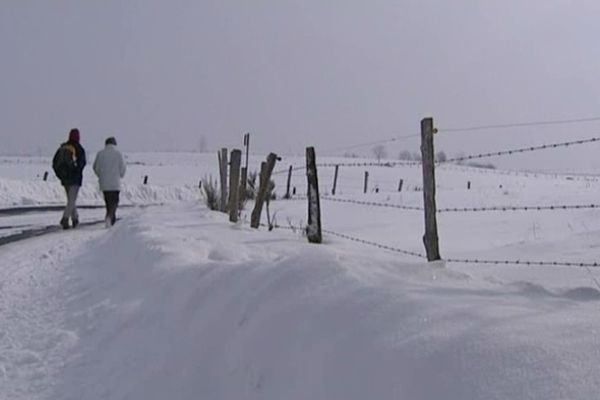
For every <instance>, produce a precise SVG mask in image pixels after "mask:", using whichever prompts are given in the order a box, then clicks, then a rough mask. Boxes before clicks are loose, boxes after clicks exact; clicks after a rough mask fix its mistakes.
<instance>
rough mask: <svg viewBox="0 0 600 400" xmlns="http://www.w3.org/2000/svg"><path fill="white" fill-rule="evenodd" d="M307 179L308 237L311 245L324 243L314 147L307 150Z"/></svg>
mask: <svg viewBox="0 0 600 400" xmlns="http://www.w3.org/2000/svg"><path fill="white" fill-rule="evenodd" d="M306 179H307V181H308V189H307V194H308V226H307V228H306V236H307V237H308V241H309V242H310V243H321V242H322V241H323V236H322V234H321V204H320V200H319V179H318V177H317V162H316V156H315V148H314V147H307V148H306Z"/></svg>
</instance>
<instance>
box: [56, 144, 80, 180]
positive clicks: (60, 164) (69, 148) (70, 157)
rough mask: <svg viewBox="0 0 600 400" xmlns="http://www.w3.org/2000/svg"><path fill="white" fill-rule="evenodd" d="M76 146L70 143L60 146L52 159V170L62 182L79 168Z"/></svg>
mask: <svg viewBox="0 0 600 400" xmlns="http://www.w3.org/2000/svg"><path fill="white" fill-rule="evenodd" d="M76 154H77V153H76V150H75V146H73V145H72V144H68V143H63V144H61V145H60V147H59V148H58V150H56V154H54V158H53V159H52V169H53V170H54V173H55V174H56V177H57V178H58V179H60V180H61V181H64V180H67V179H68V178H69V177H70V176H71V175H72V174H73V172H75V170H76V168H77V156H76Z"/></svg>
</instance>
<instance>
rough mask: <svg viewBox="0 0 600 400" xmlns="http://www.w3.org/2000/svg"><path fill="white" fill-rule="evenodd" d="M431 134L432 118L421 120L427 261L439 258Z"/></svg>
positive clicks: (424, 237) (424, 239)
mask: <svg viewBox="0 0 600 400" xmlns="http://www.w3.org/2000/svg"><path fill="white" fill-rule="evenodd" d="M433 133H434V132H433V118H425V119H423V120H422V121H421V160H422V165H423V202H424V208H425V235H423V244H424V245H425V251H426V252H427V260H428V261H435V260H439V259H440V258H441V256H440V249H439V241H438V230H437V215H436V212H437V210H436V204H435V161H434V154H435V153H434V148H433Z"/></svg>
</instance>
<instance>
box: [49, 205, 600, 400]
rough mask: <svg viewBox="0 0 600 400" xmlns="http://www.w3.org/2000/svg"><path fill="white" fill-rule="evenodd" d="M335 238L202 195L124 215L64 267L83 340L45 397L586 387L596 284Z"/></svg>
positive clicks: (541, 392) (595, 353)
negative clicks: (458, 263)
mask: <svg viewBox="0 0 600 400" xmlns="http://www.w3.org/2000/svg"><path fill="white" fill-rule="evenodd" d="M340 244H342V243H341V242H336V241H334V240H330V241H328V244H326V245H321V246H317V245H309V244H307V243H305V239H304V238H301V237H299V236H296V235H294V234H292V233H291V232H281V231H275V232H270V233H269V232H264V231H254V230H250V229H248V228H246V227H244V226H239V225H231V224H229V223H227V221H226V216H225V215H222V214H216V213H211V212H209V211H207V210H205V209H202V208H201V207H199V206H192V207H190V206H186V207H181V206H178V207H175V206H171V207H163V208H161V209H153V210H152V211H151V212H146V213H143V214H139V215H137V216H130V217H127V218H125V219H124V220H123V221H122V223H119V224H117V225H116V226H115V227H114V228H113V229H111V230H110V231H107V232H106V234H105V235H103V236H102V237H101V238H100V240H98V241H97V242H96V243H93V244H92V243H90V247H89V249H88V251H87V252H84V253H82V254H81V255H80V256H79V257H77V258H76V259H75V260H73V263H72V265H70V266H68V267H67V268H68V270H69V271H70V276H71V282H73V285H72V286H71V288H70V289H69V290H68V296H69V304H68V307H67V310H66V316H67V317H66V322H65V324H66V329H67V330H68V331H70V332H76V335H77V338H78V341H77V345H76V346H75V347H74V348H73V349H72V353H71V356H70V357H69V359H68V368H67V370H66V371H65V372H64V373H63V374H62V376H61V379H60V380H59V381H58V386H57V387H56V390H55V391H54V393H53V395H52V396H50V398H56V399H78V400H80V399H99V398H107V399H129V400H137V399H139V400H142V399H144V400H147V399H166V398H177V399H198V398H201V399H272V400H280V399H291V400H293V399H323V400H325V399H327V400H331V399H345V400H352V399H357V400H359V399H360V400H363V399H412V400H418V399H441V398H443V399H457V400H459V399H460V400H467V399H542V398H543V399H565V398H569V399H590V398H595V397H596V394H597V392H598V389H600V375H598V374H597V373H595V370H596V366H597V363H598V360H599V359H600V350H598V349H600V346H599V345H600V338H599V336H598V335H599V332H600V322H599V321H598V319H595V318H590V316H591V315H595V314H596V312H597V306H598V299H599V297H600V293H599V292H598V290H596V289H594V288H591V287H571V288H569V289H568V290H566V289H565V290H562V289H561V290H557V289H550V288H546V287H543V286H540V285H535V284H527V283H524V282H521V283H506V284H504V283H501V282H500V281H499V280H492V279H479V278H478V277H476V276H472V275H469V274H465V273H461V272H458V271H451V270H447V269H444V268H440V267H439V266H436V265H435V264H434V265H433V266H432V265H427V264H409V263H406V262H401V261H398V260H397V259H395V258H394V257H393V256H391V255H388V254H386V253H382V252H376V251H375V252H372V251H370V250H369V249H368V248H367V249H365V248H363V247H359V248H355V247H344V246H340ZM562 283H564V281H563V282H562Z"/></svg>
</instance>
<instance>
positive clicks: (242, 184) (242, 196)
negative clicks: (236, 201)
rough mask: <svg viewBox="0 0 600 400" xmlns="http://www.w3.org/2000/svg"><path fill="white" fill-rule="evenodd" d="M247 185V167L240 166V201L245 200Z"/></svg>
mask: <svg viewBox="0 0 600 400" xmlns="http://www.w3.org/2000/svg"><path fill="white" fill-rule="evenodd" d="M247 186H248V167H242V171H241V173H240V189H239V191H240V202H244V200H246V191H247V190H246V187H247Z"/></svg>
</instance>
